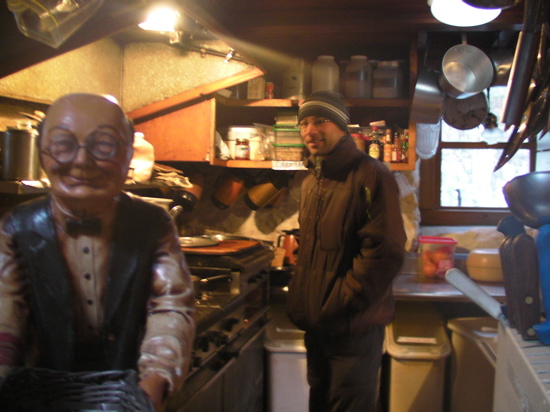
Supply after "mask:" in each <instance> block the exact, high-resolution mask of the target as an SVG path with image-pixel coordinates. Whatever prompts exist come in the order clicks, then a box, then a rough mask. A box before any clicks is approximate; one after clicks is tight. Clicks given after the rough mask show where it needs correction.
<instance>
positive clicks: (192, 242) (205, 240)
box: [180, 236, 220, 247]
mask: <svg viewBox="0 0 550 412" xmlns="http://www.w3.org/2000/svg"><path fill="white" fill-rule="evenodd" d="M180 244H181V246H183V247H205V246H217V245H219V244H220V242H219V241H218V240H215V239H212V238H211V237H204V236H184V237H180Z"/></svg>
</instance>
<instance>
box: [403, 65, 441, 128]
mask: <svg viewBox="0 0 550 412" xmlns="http://www.w3.org/2000/svg"><path fill="white" fill-rule="evenodd" d="M437 79H438V74H437V73H436V72H434V71H430V70H421V71H420V73H418V79H417V81H416V85H415V88H414V96H413V101H412V106H411V114H410V122H411V123H426V124H436V123H439V121H440V120H441V114H442V110H443V97H444V96H445V95H444V94H443V92H442V91H441V89H440V88H439V84H438V80H437Z"/></svg>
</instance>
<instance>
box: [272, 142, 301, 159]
mask: <svg viewBox="0 0 550 412" xmlns="http://www.w3.org/2000/svg"><path fill="white" fill-rule="evenodd" d="M304 147H305V145H304V144H302V143H301V144H290V143H289V144H282V143H273V151H274V152H275V160H287V161H291V162H299V161H301V160H303V157H304Z"/></svg>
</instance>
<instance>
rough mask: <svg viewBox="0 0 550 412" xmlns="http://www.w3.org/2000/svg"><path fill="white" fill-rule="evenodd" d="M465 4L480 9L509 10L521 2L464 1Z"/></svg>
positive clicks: (511, 0)
mask: <svg viewBox="0 0 550 412" xmlns="http://www.w3.org/2000/svg"><path fill="white" fill-rule="evenodd" d="M462 1H463V2H464V3H466V4H469V5H470V6H472V7H477V8H478V9H502V10H504V9H509V8H510V7H513V6H515V5H516V4H518V3H520V2H521V0H462Z"/></svg>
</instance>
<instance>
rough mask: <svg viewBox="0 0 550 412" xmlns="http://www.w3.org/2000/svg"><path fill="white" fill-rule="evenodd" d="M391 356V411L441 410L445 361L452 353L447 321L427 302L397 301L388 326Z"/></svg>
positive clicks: (387, 342)
mask: <svg viewBox="0 0 550 412" xmlns="http://www.w3.org/2000/svg"><path fill="white" fill-rule="evenodd" d="M386 349H387V352H388V354H389V355H390V368H389V369H390V371H389V397H388V403H389V412H402V411H407V412H431V411H434V412H435V411H437V412H441V411H442V410H443V399H444V390H445V361H446V359H445V358H446V357H447V356H448V355H449V354H450V353H451V345H450V343H449V339H448V337H447V332H446V328H445V321H444V319H443V316H442V315H441V314H440V312H439V311H438V309H437V307H436V306H434V305H432V304H430V303H427V302H397V304H396V311H395V318H394V320H393V321H392V322H391V323H390V324H389V325H388V326H387V327H386Z"/></svg>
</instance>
